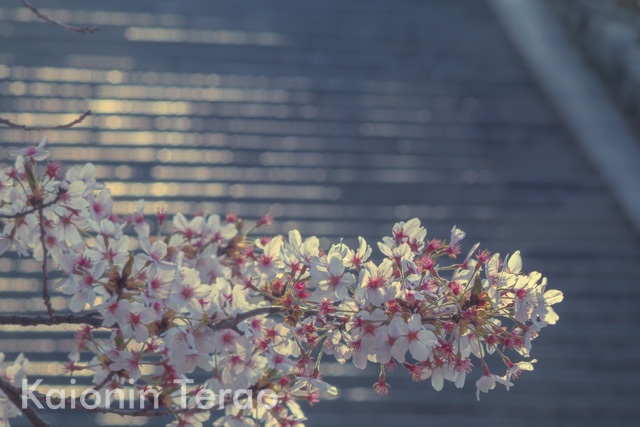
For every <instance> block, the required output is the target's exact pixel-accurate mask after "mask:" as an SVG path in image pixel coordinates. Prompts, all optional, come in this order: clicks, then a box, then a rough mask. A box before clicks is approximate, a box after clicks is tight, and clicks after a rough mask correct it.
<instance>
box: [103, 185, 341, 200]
mask: <svg viewBox="0 0 640 427" xmlns="http://www.w3.org/2000/svg"><path fill="white" fill-rule="evenodd" d="M105 184H106V185H107V187H109V188H110V189H111V193H112V194H113V196H114V197H117V196H126V195H132V196H136V197H165V196H176V195H178V194H179V195H180V196H183V197H203V198H210V197H220V196H231V197H236V198H255V199H304V200H312V199H323V200H324V199H329V200H337V199H338V198H340V189H339V188H337V187H322V186H314V185H286V186H282V185H269V184H254V185H251V186H244V185H240V184H234V185H228V184H217V183H192V182H190V183H181V184H176V183H154V184H151V185H149V183H141V182H140V183H129V182H107V183H105Z"/></svg>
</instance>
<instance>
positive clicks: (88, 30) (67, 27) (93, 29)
mask: <svg viewBox="0 0 640 427" xmlns="http://www.w3.org/2000/svg"><path fill="white" fill-rule="evenodd" d="M20 1H21V2H22V4H23V5H24V6H25V7H26V8H28V9H30V10H31V11H32V12H33V13H34V14H35V15H36V16H37V17H38V18H40V19H42V20H43V21H45V22H48V23H49V24H53V25H56V26H58V27H60V28H64V29H65V30H69V31H75V32H76V33H95V32H96V31H98V30H100V28H98V27H74V26H73V25H67V24H63V23H62V22H58V21H56V20H55V19H52V18H50V17H48V16H47V15H45V14H44V13H42V12H40V11H39V10H38V9H36V7H35V6H33V5H32V4H30V3H29V2H28V1H27V0H20Z"/></svg>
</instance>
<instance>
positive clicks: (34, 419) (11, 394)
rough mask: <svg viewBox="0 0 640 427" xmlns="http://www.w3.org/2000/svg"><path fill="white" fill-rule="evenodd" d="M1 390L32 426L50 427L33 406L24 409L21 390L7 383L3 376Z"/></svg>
mask: <svg viewBox="0 0 640 427" xmlns="http://www.w3.org/2000/svg"><path fill="white" fill-rule="evenodd" d="M0 390H2V391H3V392H4V394H6V395H7V397H8V398H9V400H10V401H11V403H13V404H14V405H16V407H17V408H18V409H20V411H21V412H22V413H23V414H24V416H25V417H27V418H28V419H29V421H31V424H33V425H34V427H49V425H50V424H49V423H48V422H46V421H45V420H44V419H42V417H41V416H40V415H39V414H38V412H37V411H36V410H35V409H34V408H32V407H31V405H27V406H26V407H25V408H23V407H22V397H21V393H20V390H19V389H17V388H16V387H14V386H12V385H11V384H10V383H9V382H8V381H6V380H5V379H4V378H2V376H0Z"/></svg>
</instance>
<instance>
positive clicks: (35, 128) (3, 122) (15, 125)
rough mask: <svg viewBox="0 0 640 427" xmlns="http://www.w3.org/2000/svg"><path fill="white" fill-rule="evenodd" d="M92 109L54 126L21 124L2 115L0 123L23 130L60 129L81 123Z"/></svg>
mask: <svg viewBox="0 0 640 427" xmlns="http://www.w3.org/2000/svg"><path fill="white" fill-rule="evenodd" d="M91 114H92V113H91V110H87V111H85V112H84V113H82V115H81V116H80V117H78V118H77V119H75V120H74V121H72V122H69V123H66V124H63V125H58V126H53V127H33V126H26V125H21V124H18V123H14V122H12V121H11V120H7V119H3V118H2V117H0V124H2V125H5V126H9V127H10V128H13V129H22V130H25V131H27V130H60V129H69V128H70V127H73V126H75V125H77V124H78V123H81V122H82V121H83V120H84V119H86V118H87V116H90V115H91Z"/></svg>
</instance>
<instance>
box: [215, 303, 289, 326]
mask: <svg viewBox="0 0 640 427" xmlns="http://www.w3.org/2000/svg"><path fill="white" fill-rule="evenodd" d="M284 310H285V309H284V308H283V307H260V308H255V309H253V310H249V311H246V312H244V313H240V314H238V315H236V317H234V318H233V319H229V320H223V321H222V322H219V323H215V324H213V325H210V326H209V327H210V328H211V329H213V330H214V331H220V330H222V329H236V330H237V327H238V324H239V323H240V322H242V321H243V320H247V319H250V318H252V317H256V316H260V315H261V314H275V313H281V312H283V311H284Z"/></svg>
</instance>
